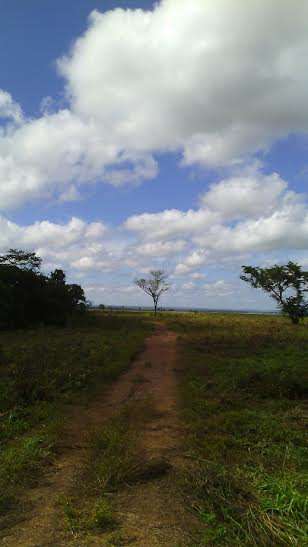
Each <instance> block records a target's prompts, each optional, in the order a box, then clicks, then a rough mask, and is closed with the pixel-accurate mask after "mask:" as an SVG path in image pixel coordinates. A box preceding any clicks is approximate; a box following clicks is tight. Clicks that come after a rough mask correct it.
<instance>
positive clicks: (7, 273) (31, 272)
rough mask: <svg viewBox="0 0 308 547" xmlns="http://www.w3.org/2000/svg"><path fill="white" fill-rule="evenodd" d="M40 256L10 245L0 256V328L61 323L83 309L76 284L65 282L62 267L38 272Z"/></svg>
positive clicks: (80, 288) (81, 291) (82, 295)
mask: <svg viewBox="0 0 308 547" xmlns="http://www.w3.org/2000/svg"><path fill="white" fill-rule="evenodd" d="M41 262H42V261H41V258H40V257H38V256H36V254H35V253H33V252H27V251H22V250H16V249H10V250H9V251H8V252H7V253H6V254H5V255H3V256H0V329H1V328H24V327H29V326H33V325H35V324H47V325H48V324H51V325H64V324H65V323H66V322H67V320H68V319H69V318H71V317H72V315H73V314H75V313H80V312H82V311H84V310H85V295H84V292H83V289H82V287H80V286H79V285H68V284H67V283H66V277H65V273H64V272H63V270H60V269H57V270H55V271H54V272H51V274H50V275H49V276H46V275H44V274H42V273H41V271H40V266H41Z"/></svg>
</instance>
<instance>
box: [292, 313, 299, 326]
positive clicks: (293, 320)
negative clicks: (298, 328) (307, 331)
mask: <svg viewBox="0 0 308 547" xmlns="http://www.w3.org/2000/svg"><path fill="white" fill-rule="evenodd" d="M291 321H292V323H293V325H298V324H299V317H298V316H297V315H291Z"/></svg>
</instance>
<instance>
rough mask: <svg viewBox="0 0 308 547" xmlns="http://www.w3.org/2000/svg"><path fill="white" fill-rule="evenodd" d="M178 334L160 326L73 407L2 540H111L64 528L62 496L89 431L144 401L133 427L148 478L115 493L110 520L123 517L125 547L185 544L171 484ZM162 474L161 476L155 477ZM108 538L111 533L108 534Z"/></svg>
mask: <svg viewBox="0 0 308 547" xmlns="http://www.w3.org/2000/svg"><path fill="white" fill-rule="evenodd" d="M176 339H177V334H175V333H174V332H170V331H168V330H167V329H166V328H165V327H164V326H162V325H156V328H155V333H154V334H153V335H151V336H150V337H149V338H148V339H147V341H146V347H145V349H144V351H143V352H142V353H141V354H140V355H139V356H138V357H137V358H136V360H135V361H134V362H133V364H132V366H131V367H130V369H129V370H128V371H127V372H126V373H124V374H123V375H122V376H121V377H120V378H119V379H118V380H117V381H116V382H115V383H114V384H113V385H112V387H111V388H110V390H109V392H108V393H107V394H106V393H105V391H104V392H103V393H102V395H101V396H100V395H98V396H96V398H95V400H94V401H92V402H91V403H90V404H88V406H87V408H84V407H83V406H78V405H75V406H74V407H73V408H72V409H71V416H70V420H69V421H68V423H67V426H66V429H65V434H64V435H63V441H62V444H61V445H60V446H59V451H60V453H59V455H58V457H57V458H56V459H55V461H54V462H53V464H52V465H51V467H50V469H49V471H48V473H46V475H45V477H44V481H43V484H39V486H38V487H36V488H33V489H32V490H30V495H29V491H28V492H27V494H26V496H27V499H26V500H25V501H26V503H25V510H24V512H23V514H22V516H21V518H20V521H18V522H17V523H16V525H15V526H13V527H12V528H10V529H7V530H5V531H4V533H3V537H2V539H1V544H3V545H5V546H7V547H13V546H14V547H17V546H20V547H21V546H22V547H25V546H27V547H30V546H31V547H34V546H36V547H38V546H45V545H46V546H47V545H55V546H56V545H57V546H59V545H69V544H72V545H104V544H106V545H107V544H110V543H105V542H107V541H112V539H111V540H110V539H105V538H104V537H103V536H102V534H98V535H96V534H94V533H92V534H90V535H89V534H87V537H84V536H83V534H77V533H76V534H75V536H76V537H72V534H71V533H70V531H67V530H65V526H64V523H63V514H62V513H63V512H62V507H61V504H59V498H60V499H61V497H63V496H65V495H67V494H68V493H69V492H70V490H71V489H72V488H74V480H75V476H76V470H77V469H78V468H80V467H82V466H83V464H84V462H85V461H86V460H87V457H88V451H89V450H91V448H90V446H89V432H90V434H92V430H96V429H97V428H99V427H101V426H102V425H103V424H104V423H105V422H107V421H108V420H110V418H112V417H113V416H116V415H118V414H119V413H120V412H121V409H122V408H123V407H124V406H125V405H127V404H128V403H130V404H135V403H136V404H138V403H140V402H144V404H146V405H147V406H148V407H151V412H150V419H147V420H146V422H145V423H143V424H142V427H141V428H140V429H139V431H138V437H139V438H138V451H139V458H140V460H142V462H143V466H144V468H145V469H146V471H147V473H148V472H149V470H150V474H151V470H154V476H153V480H151V477H147V476H146V477H145V478H144V479H142V480H137V481H136V482H135V484H133V485H126V484H125V482H124V484H123V486H122V488H121V489H120V490H119V491H118V492H117V494H116V495H113V496H112V498H113V500H112V501H113V505H114V507H115V509H114V515H115V518H116V519H117V520H118V521H119V522H120V530H121V532H120V536H121V539H120V540H117V541H121V542H122V544H124V543H125V542H131V543H132V544H133V545H136V546H137V545H140V546H148V547H151V546H153V547H154V546H157V545H166V546H169V547H171V546H180V545H188V544H189V542H190V539H189V534H190V529H191V528H192V526H191V523H190V522H189V521H193V518H192V516H191V515H190V514H188V513H187V511H186V510H185V508H184V507H183V503H182V500H181V499H178V498H179V496H178V493H177V492H175V489H174V486H173V477H174V472H175V469H176V467H177V466H178V465H181V445H182V439H183V424H182V423H181V422H180V420H179V416H178V403H177V372H178V371H177V368H176V367H177V344H176ZM160 475H161V476H160ZM29 507H30V509H28V508H29ZM108 537H109V536H108Z"/></svg>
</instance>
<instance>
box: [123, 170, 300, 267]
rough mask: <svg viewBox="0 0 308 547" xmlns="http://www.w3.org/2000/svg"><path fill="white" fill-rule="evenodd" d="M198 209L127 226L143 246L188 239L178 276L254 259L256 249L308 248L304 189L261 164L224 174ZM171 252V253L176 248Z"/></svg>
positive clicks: (144, 218)
mask: <svg viewBox="0 0 308 547" xmlns="http://www.w3.org/2000/svg"><path fill="white" fill-rule="evenodd" d="M201 203H202V207H201V208H200V209H197V210H189V211H186V212H185V211H179V210H176V209H174V210H167V211H163V212H159V213H156V214H153V213H152V214H147V213H144V214H141V215H134V216H132V217H130V218H128V219H127V221H126V222H125V228H126V230H128V231H131V232H133V233H135V234H136V235H137V236H138V238H139V240H140V242H141V243H140V245H141V247H142V245H144V244H145V243H142V242H146V244H148V242H149V241H150V242H151V244H152V245H154V242H155V243H156V242H157V245H159V246H160V247H162V246H163V243H164V242H165V241H170V238H177V240H180V241H181V240H183V241H186V243H187V244H186V246H185V247H183V249H182V250H180V252H179V254H178V255H176V257H177V263H176V265H175V274H176V275H180V276H182V275H187V274H191V273H194V272H195V273H196V275H199V274H200V272H198V270H200V269H202V268H204V267H207V266H209V265H212V264H214V263H224V264H227V263H228V262H229V263H232V262H233V263H234V262H237V261H242V260H246V259H249V257H250V259H251V256H252V253H268V252H274V251H283V252H285V253H288V254H289V255H290V253H293V252H294V251H295V250H301V249H306V250H308V206H307V203H306V201H305V195H304V194H296V193H295V192H291V191H289V190H288V185H287V183H286V181H284V180H283V179H281V177H280V176H279V175H278V174H276V173H273V174H269V175H264V174H263V173H262V172H261V171H260V169H259V170H258V169H254V170H250V172H249V173H246V174H245V173H243V174H242V175H241V174H239V175H238V176H236V177H231V178H229V179H224V180H223V181H220V182H218V183H216V184H214V185H212V186H211V187H210V189H209V190H208V191H207V192H206V193H205V194H204V195H203V196H202V199H201ZM170 254H171V253H170Z"/></svg>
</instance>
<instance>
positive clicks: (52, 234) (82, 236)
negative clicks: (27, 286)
mask: <svg viewBox="0 0 308 547" xmlns="http://www.w3.org/2000/svg"><path fill="white" fill-rule="evenodd" d="M107 233H108V230H107V227H106V225H105V224H104V223H102V222H90V223H87V222H84V221H83V220H81V219H79V218H72V219H71V220H70V221H69V222H67V223H66V224H56V223H54V222H50V221H48V220H46V221H42V222H35V223H34V224H30V225H29V226H20V225H18V224H16V223H14V222H11V221H9V220H7V219H6V218H5V217H2V216H0V252H6V251H7V249H8V248H10V247H18V248H25V249H32V250H34V251H36V252H37V253H38V254H39V255H40V256H41V257H42V258H44V263H45V265H46V267H48V266H53V265H55V266H56V265H57V266H61V267H65V268H70V269H71V268H73V269H74V268H76V269H78V270H82V269H83V268H84V265H85V264H86V263H87V261H92V262H91V267H92V268H94V267H100V265H101V264H100V262H101V261H102V258H103V257H104V259H105V262H107V259H108V257H110V251H109V250H108V244H107V243H105V242H104V238H105V236H106V235H107ZM94 259H95V260H94Z"/></svg>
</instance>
